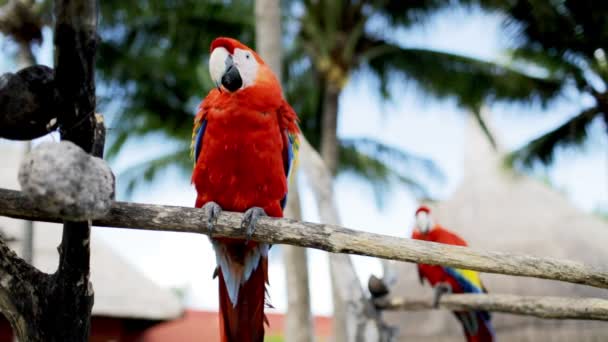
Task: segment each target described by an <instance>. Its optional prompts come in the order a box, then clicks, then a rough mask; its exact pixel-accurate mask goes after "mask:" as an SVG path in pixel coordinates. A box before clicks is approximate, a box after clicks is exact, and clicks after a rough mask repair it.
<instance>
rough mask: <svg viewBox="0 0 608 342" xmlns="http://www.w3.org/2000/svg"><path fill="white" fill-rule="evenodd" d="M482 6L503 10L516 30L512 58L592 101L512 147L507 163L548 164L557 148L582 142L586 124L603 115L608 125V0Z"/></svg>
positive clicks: (517, 0) (521, 0)
mask: <svg viewBox="0 0 608 342" xmlns="http://www.w3.org/2000/svg"><path fill="white" fill-rule="evenodd" d="M479 3H480V4H481V5H482V6H484V7H485V8H489V9H492V10H499V11H502V12H503V13H504V14H506V21H505V24H506V27H507V29H508V30H509V31H510V32H513V33H514V41H513V45H514V48H513V50H512V53H511V55H512V57H513V60H514V62H515V63H520V64H523V65H526V66H528V67H532V68H534V69H536V70H538V71H540V73H541V74H544V75H547V78H550V79H553V80H555V81H557V82H559V83H560V84H562V86H565V85H568V86H573V87H575V88H576V89H577V90H578V92H579V93H580V94H584V93H586V94H588V95H591V97H592V98H593V99H594V100H595V105H593V106H592V107H591V108H587V109H585V110H583V111H582V112H581V113H579V114H577V115H574V116H573V117H572V118H571V119H569V120H567V121H566V122H564V123H563V124H562V125H560V126H559V127H557V128H556V129H554V130H551V131H549V132H547V133H546V134H544V135H543V136H540V137H538V138H537V139H534V140H532V141H531V142H530V143H528V144H527V145H526V146H524V147H522V148H520V149H519V150H517V151H514V152H513V153H512V154H510V155H509V156H508V158H507V160H506V162H507V163H508V164H509V165H519V166H522V167H524V168H530V167H531V166H532V165H534V164H535V162H540V163H543V164H550V163H551V162H552V160H553V157H554V155H555V152H556V151H557V150H559V149H561V148H564V147H575V146H579V145H580V144H582V143H583V142H584V141H585V140H586V139H585V138H586V136H587V127H588V125H589V124H590V123H591V122H592V121H593V120H594V119H595V118H599V117H602V115H603V117H604V121H605V122H606V123H607V124H608V113H607V111H608V92H607V87H608V63H607V61H606V53H607V51H606V47H608V22H607V21H606V19H605V18H606V17H607V16H608V2H606V1H593V0H581V1H527V0H514V1H498V0H480V1H479Z"/></svg>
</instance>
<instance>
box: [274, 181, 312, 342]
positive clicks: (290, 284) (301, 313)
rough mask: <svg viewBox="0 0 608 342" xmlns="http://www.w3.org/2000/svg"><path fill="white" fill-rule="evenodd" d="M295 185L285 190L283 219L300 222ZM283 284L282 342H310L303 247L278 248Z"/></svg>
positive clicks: (309, 317) (306, 267)
mask: <svg viewBox="0 0 608 342" xmlns="http://www.w3.org/2000/svg"><path fill="white" fill-rule="evenodd" d="M299 195H300V194H299V191H298V185H297V182H296V181H295V180H294V182H293V184H291V186H290V188H289V198H288V200H287V208H286V209H287V210H286V211H285V216H286V217H290V218H292V219H294V220H302V212H301V206H300V197H299ZM281 248H282V249H283V257H284V259H283V261H284V264H285V277H286V280H287V281H286V284H287V319H286V329H285V331H286V332H287V333H286V334H285V341H288V342H312V341H314V328H313V320H312V316H311V310H310V291H309V287H308V286H309V285H308V284H309V281H308V260H307V256H306V254H307V252H306V248H302V247H296V246H288V245H285V246H282V247H281Z"/></svg>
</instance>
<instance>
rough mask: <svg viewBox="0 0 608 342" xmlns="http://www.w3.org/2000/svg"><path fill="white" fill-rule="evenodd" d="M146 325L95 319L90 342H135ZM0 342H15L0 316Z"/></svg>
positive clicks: (119, 320) (7, 325) (92, 323)
mask: <svg viewBox="0 0 608 342" xmlns="http://www.w3.org/2000/svg"><path fill="white" fill-rule="evenodd" d="M145 328H146V327H145V326H144V325H139V326H138V325H134V324H129V323H128V321H127V320H121V319H117V318H111V317H93V319H92V321H91V338H90V339H89V341H90V342H135V341H136V340H137V339H138V338H139V336H140V335H141V334H142V333H143V331H144V330H145ZM0 342H13V334H12V330H11V326H10V324H9V323H8V321H7V320H6V318H4V317H3V316H1V315H0Z"/></svg>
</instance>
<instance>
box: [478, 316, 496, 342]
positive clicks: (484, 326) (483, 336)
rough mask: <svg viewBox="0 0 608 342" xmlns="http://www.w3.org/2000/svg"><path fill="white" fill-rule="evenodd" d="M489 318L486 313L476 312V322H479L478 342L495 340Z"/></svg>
mask: <svg viewBox="0 0 608 342" xmlns="http://www.w3.org/2000/svg"><path fill="white" fill-rule="evenodd" d="M490 317H491V316H490V313H489V312H487V311H478V312H477V322H479V332H478V335H479V339H478V341H479V342H493V341H495V340H496V337H495V335H494V328H493V327H492V321H491V318H490Z"/></svg>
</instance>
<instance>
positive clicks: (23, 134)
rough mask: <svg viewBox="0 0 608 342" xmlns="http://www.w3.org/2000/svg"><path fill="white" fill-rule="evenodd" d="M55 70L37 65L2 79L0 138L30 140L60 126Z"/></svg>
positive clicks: (9, 74) (0, 84)
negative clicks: (58, 121) (58, 122)
mask: <svg viewBox="0 0 608 342" xmlns="http://www.w3.org/2000/svg"><path fill="white" fill-rule="evenodd" d="M54 83H55V82H54V72H53V69H51V68H49V67H46V66H43V65H34V66H30V67H27V68H24V69H22V70H20V71H19V72H17V73H15V74H13V73H6V74H3V75H2V76H0V137H2V138H6V139H15V140H31V139H34V138H38V137H41V136H43V135H45V134H47V133H48V132H50V131H52V130H54V129H55V128H56V127H57V106H56V103H57V95H56V91H55V84H54Z"/></svg>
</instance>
